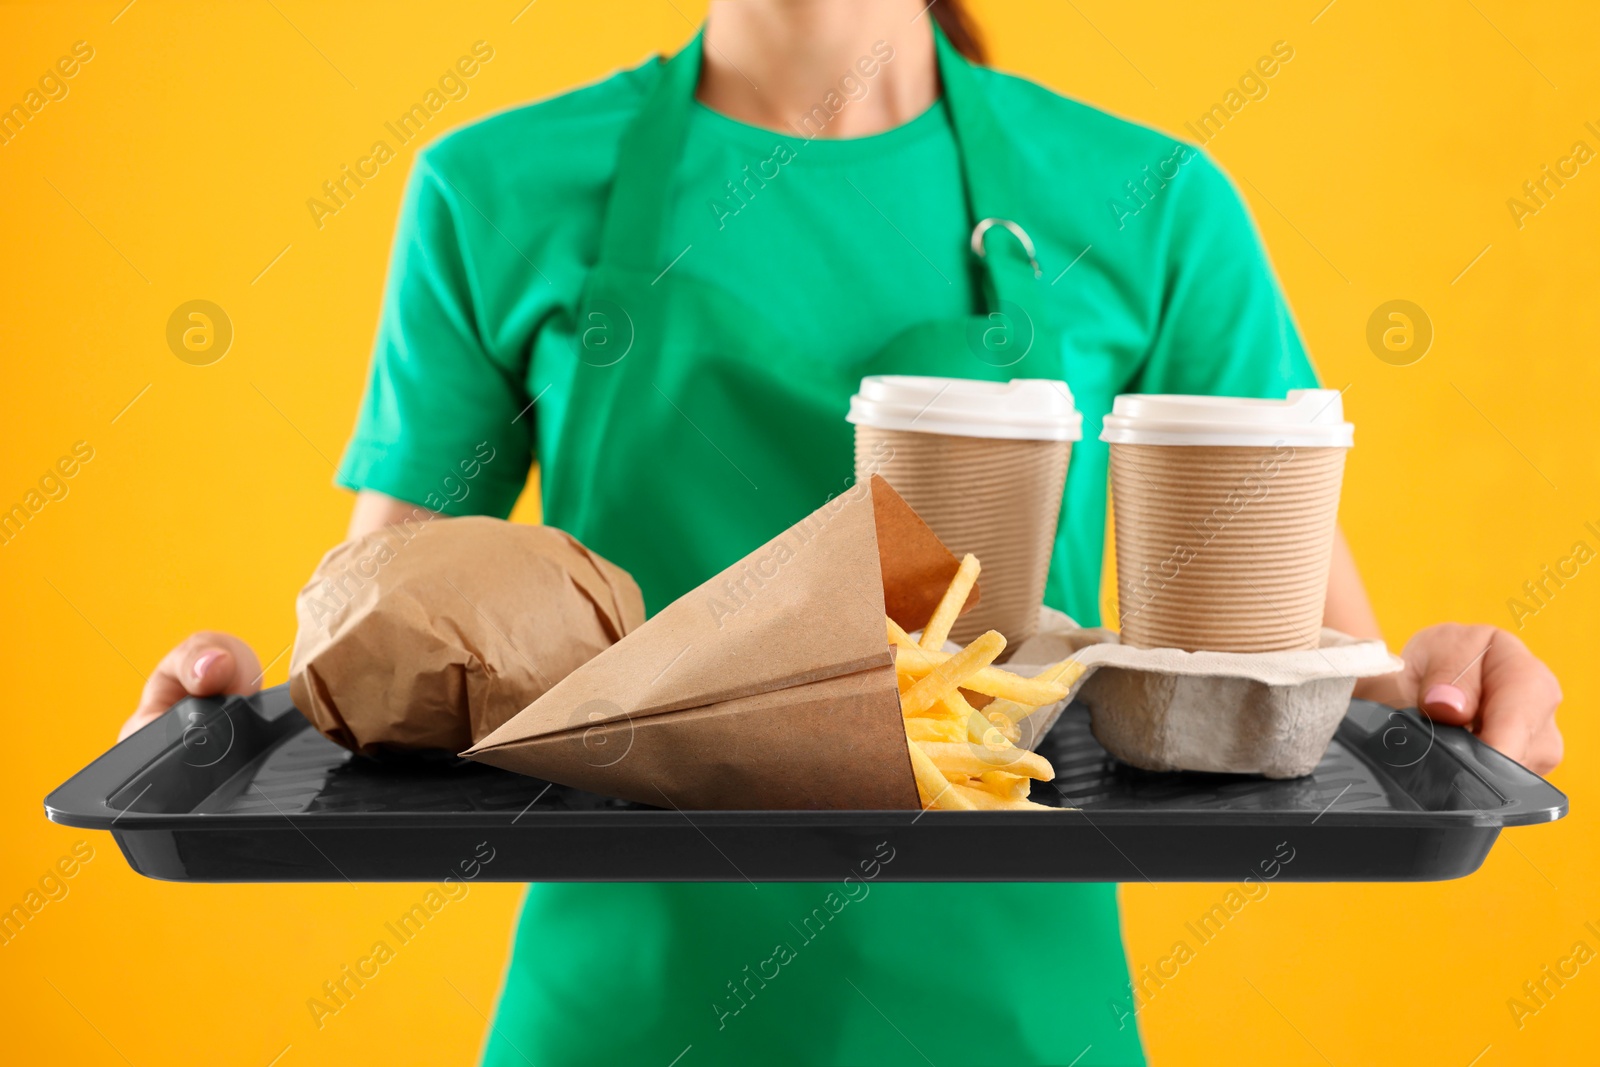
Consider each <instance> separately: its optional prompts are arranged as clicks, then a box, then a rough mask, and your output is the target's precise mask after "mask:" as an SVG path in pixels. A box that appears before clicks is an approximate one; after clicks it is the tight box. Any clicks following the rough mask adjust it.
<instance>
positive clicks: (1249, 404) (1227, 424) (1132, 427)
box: [1100, 389, 1355, 448]
mask: <svg viewBox="0 0 1600 1067" xmlns="http://www.w3.org/2000/svg"><path fill="white" fill-rule="evenodd" d="M1100 440H1102V441H1105V442H1108V443H1110V444H1114V445H1276V444H1285V445H1291V446H1298V447H1301V448H1349V447H1350V446H1351V445H1353V444H1354V443H1355V427H1354V426H1352V425H1350V423H1348V422H1345V421H1344V403H1343V399H1342V397H1341V396H1340V393H1339V391H1338V390H1337V389H1292V390H1290V391H1289V397H1288V399H1287V400H1254V399H1248V398H1245V397H1237V396H1176V395H1168V396H1160V395H1141V394H1138V393H1127V394H1124V395H1122V396H1119V397H1117V399H1116V401H1115V403H1114V404H1113V405H1112V408H1111V414H1109V415H1107V416H1106V420H1105V426H1104V428H1103V429H1102V430H1101V432H1100Z"/></svg>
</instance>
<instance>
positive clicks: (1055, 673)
mask: <svg viewBox="0 0 1600 1067" xmlns="http://www.w3.org/2000/svg"><path fill="white" fill-rule="evenodd" d="M991 669H992V668H991ZM1085 670H1086V668H1085V667H1084V665H1083V664H1082V663H1079V662H1078V661H1077V660H1075V659H1064V660H1062V661H1061V662H1060V663H1053V664H1051V665H1050V666H1048V667H1046V668H1045V669H1044V670H1042V671H1040V672H1039V674H1038V675H1037V676H1036V677H1035V678H1034V679H1033V680H1034V681H1036V682H1047V683H1054V684H1056V685H1061V686H1064V687H1065V688H1066V689H1067V690H1068V691H1070V690H1071V689H1072V684H1073V683H1074V682H1076V681H1077V680H1078V679H1079V678H1080V677H1082V676H1083V672H1084V671H1085ZM906 673H907V674H912V673H914V672H913V671H912V670H911V669H910V667H909V666H908V667H907V670H906ZM968 688H971V686H970V685H969V686H968ZM1064 699H1066V693H1062V694H1061V696H1058V697H1056V698H1055V700H1045V701H1040V702H1039V703H1037V704H1033V703H1029V702H1027V701H1020V702H1019V701H1016V700H1007V699H998V700H996V701H994V703H992V704H990V705H989V706H988V707H986V708H985V709H984V711H985V712H999V713H1001V714H1002V715H1004V716H1005V717H1006V718H1008V719H1010V720H1011V721H1012V722H1021V721H1022V720H1023V719H1026V718H1027V717H1028V716H1029V715H1032V714H1033V713H1034V712H1036V711H1038V710H1039V709H1040V708H1041V707H1049V706H1050V705H1051V704H1054V703H1056V701H1059V700H1064Z"/></svg>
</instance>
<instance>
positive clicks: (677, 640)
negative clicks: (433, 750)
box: [464, 477, 976, 810]
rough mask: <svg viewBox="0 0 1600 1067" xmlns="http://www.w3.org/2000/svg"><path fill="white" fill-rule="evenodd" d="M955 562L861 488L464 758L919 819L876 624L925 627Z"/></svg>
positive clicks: (764, 804)
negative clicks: (910, 813) (909, 812)
mask: <svg viewBox="0 0 1600 1067" xmlns="http://www.w3.org/2000/svg"><path fill="white" fill-rule="evenodd" d="M958 565H959V561H958V560H957V559H956V557H955V556H954V555H952V554H951V553H950V551H949V550H948V549H946V548H945V547H944V545H943V544H942V543H940V541H939V539H938V538H937V537H935V536H934V534H933V531H932V530H930V529H929V528H928V526H927V524H925V523H924V522H923V521H922V520H921V519H919V518H918V517H917V515H916V513H915V512H914V511H912V510H911V508H910V506H909V505H907V504H906V502H905V501H904V500H902V499H901V498H900V497H899V496H898V495H897V494H896V493H895V492H894V490H893V489H891V488H890V487H889V485H888V483H887V482H885V481H884V480H883V479H882V478H879V477H873V478H872V479H871V481H870V482H869V483H859V484H858V485H857V486H855V487H854V488H853V489H851V490H850V491H849V492H847V493H845V494H844V495H843V496H841V497H838V498H836V499H835V500H832V501H830V502H829V503H828V504H826V505H824V506H823V507H821V508H819V509H817V510H816V511H815V512H813V513H812V514H811V515H809V516H807V517H806V518H805V519H804V520H803V521H801V522H799V523H796V524H795V525H794V526H792V527H790V528H789V529H788V530H786V531H784V532H783V533H782V534H780V535H778V536H777V537H775V538H774V539H773V540H771V541H769V542H768V543H767V544H765V545H763V546H761V547H760V548H758V549H756V550H755V551H754V552H752V553H750V554H749V555H748V556H746V557H745V558H744V559H742V560H740V561H739V562H738V563H736V564H734V565H733V566H731V567H729V568H728V569H727V570H725V571H723V572H722V573H721V574H719V575H717V576H716V577H714V578H712V579H711V580H710V581H708V582H706V583H704V584H703V585H701V586H699V587H698V588H696V589H694V590H692V591H690V592H689V593H686V594H685V595H684V596H682V597H680V598H678V599H677V600H675V601H673V602H672V603H671V604H669V605H667V607H666V608H664V609H663V610H662V611H661V612H660V613H659V614H657V615H656V616H655V617H654V618H652V619H651V620H649V621H648V622H646V623H645V624H644V625H643V626H641V627H640V628H639V629H638V630H636V631H634V632H633V633H631V634H629V635H628V636H627V637H626V638H625V639H623V640H622V641H619V642H618V643H617V644H616V645H614V646H612V647H611V648H609V649H607V650H605V651H604V652H602V653H600V654H599V655H598V656H596V657H595V658H594V659H593V660H590V661H589V662H588V663H586V664H584V665H583V666H581V667H579V668H578V669H577V670H575V671H573V672H572V674H570V675H568V676H567V678H565V679H564V680H563V681H561V682H559V683H557V684H556V686H555V687H554V688H552V689H551V690H550V691H549V692H548V693H545V694H544V695H543V696H542V697H540V698H539V699H538V700H535V701H533V702H532V703H531V704H530V705H529V706H528V707H527V708H525V709H523V711H522V712H521V713H520V714H518V715H517V716H516V717H515V718H513V719H512V720H511V721H510V722H507V723H506V724H505V725H504V726H502V727H500V728H499V729H498V730H496V731H495V732H494V733H493V734H491V735H490V736H488V737H487V738H485V739H483V740H482V741H480V742H479V743H478V744H477V745H476V746H475V747H473V748H472V749H470V750H469V751H467V752H466V753H464V755H466V756H469V757H471V758H472V759H475V760H480V761H482V762H484V763H490V764H493V765H494V766H497V767H503V768H505V769H507V770H512V771H518V772H520V773H522V774H529V775H533V776H536V777H539V778H544V779H547V780H549V781H553V782H559V783H561V784H563V785H569V786H575V787H577V788H579V789H586V790H589V791H591V792H595V793H603V794H607V795H610V796H618V797H623V798H626V799H628V800H634V801H638V802H640V803H645V804H653V805H655V806H657V807H676V808H680V809H685V810H694V809H779V808H839V809H844V808H855V809H872V810H885V809H916V808H920V807H921V804H920V802H919V800H918V796H917V788H916V781H915V779H914V778H913V776H912V773H911V760H910V757H909V755H908V754H907V751H906V736H905V726H904V723H903V720H902V718H901V714H900V694H899V689H898V687H897V686H896V684H895V672H894V666H893V661H892V660H891V658H890V652H889V647H888V641H887V637H886V635H885V632H884V622H883V616H884V614H885V613H887V614H888V615H890V616H891V617H892V618H894V620H895V621H896V622H898V623H900V624H901V625H902V626H905V627H906V628H907V629H917V628H920V627H921V626H922V624H923V623H924V622H926V621H927V619H928V617H929V616H930V615H931V614H932V613H933V609H934V608H935V607H936V606H937V604H938V602H939V598H940V596H942V595H943V593H944V590H945V588H946V586H948V585H949V583H950V579H951V578H952V577H954V575H955V572H956V568H957V566H958ZM975 600H976V597H973V598H971V599H970V600H969V603H972V602H974V601H975Z"/></svg>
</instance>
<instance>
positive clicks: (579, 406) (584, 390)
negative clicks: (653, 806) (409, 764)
mask: <svg viewBox="0 0 1600 1067" xmlns="http://www.w3.org/2000/svg"><path fill="white" fill-rule="evenodd" d="M937 42H938V43H937V47H938V59H939V70H940V74H941V77H942V79H943V85H944V100H945V106H946V107H947V108H948V109H949V112H950V117H951V124H952V127H953V128H954V130H955V134H956V140H957V144H958V146H959V148H960V152H961V156H962V169H963V177H964V179H965V182H966V190H967V200H968V206H969V209H970V211H971V215H972V221H973V222H974V223H977V222H979V221H980V220H990V219H993V220H1012V219H1017V218H1019V217H1023V216H1025V214H1026V212H1025V202H1024V201H1023V199H1022V198H1020V197H1019V196H1018V194H1017V191H1016V190H1013V189H1012V188H1010V183H1009V182H1008V180H1007V162H1008V160H1009V159H1010V152H1011V149H1010V146H1009V145H1008V143H1007V141H1006V139H1005V138H1004V136H1003V135H1002V133H1001V131H1000V130H999V128H998V126H997V123H996V119H995V116H994V115H993V113H992V112H991V110H990V109H989V107H988V105H987V103H986V101H985V100H984V99H983V96H982V95H981V93H980V91H979V89H978V87H977V86H976V85H975V84H974V74H973V72H972V69H971V68H970V67H969V66H968V65H967V63H966V62H965V60H963V59H962V58H961V57H960V56H959V55H958V54H957V53H956V52H955V51H954V50H953V49H952V48H951V47H950V45H949V43H948V42H947V41H946V40H945V39H944V38H943V36H942V35H937ZM700 58H701V43H700V40H699V38H698V37H697V38H696V39H695V41H694V42H693V43H691V44H690V45H689V46H688V47H687V48H685V49H684V50H683V51H682V52H681V53H679V54H678V55H677V56H676V57H675V58H673V59H672V60H671V61H670V62H667V63H665V64H664V65H663V66H662V67H661V68H660V75H659V78H658V80H657V82H656V84H655V87H654V89H653V90H652V91H651V93H650V95H649V97H648V99H647V100H646V102H645V104H644V106H643V108H642V109H641V110H640V112H639V114H638V116H637V118H636V119H635V120H634V121H633V123H632V124H631V126H630V127H629V129H628V131H627V133H626V134H625V135H624V137H623V139H622V142H621V147H620V151H619V157H618V167H617V173H616V178H615V180H614V184H613V186H612V191H611V194H610V200H609V204H608V206H607V210H606V216H605V220H604V228H603V231H602V239H601V251H600V259H599V262H598V263H597V264H596V265H595V267H594V269H593V272H592V273H591V275H590V277H589V281H588V285H587V289H586V291H585V294H584V298H583V301H582V304H581V313H580V319H579V323H578V326H579V333H580V338H581V340H582V343H581V344H580V346H579V352H578V358H576V359H572V360H568V361H565V362H564V363H562V364H561V365H559V366H544V365H541V366H539V367H538V368H536V370H535V375H534V376H535V377H539V378H541V379H543V380H545V381H547V382H549V383H550V384H549V387H548V390H547V392H546V394H545V396H543V397H542V398H541V400H540V412H541V415H540V422H539V442H538V451H539V455H540V457H541V459H542V470H543V496H544V514H545V521H547V522H549V523H550V524H551V525H554V526H558V527H560V528H562V529H565V530H568V531H570V532H571V533H573V534H574V535H576V536H577V537H578V538H579V539H581V540H582V541H583V542H584V543H585V544H587V545H589V546H590V547H592V548H593V549H595V550H596V551H598V552H599V553H601V554H602V555H604V556H606V557H608V558H610V559H612V560H614V561H616V562H618V563H620V564H622V565H623V566H625V567H627V568H628V569H629V570H630V571H631V572H632V573H633V575H634V576H635V577H636V578H637V579H638V581H639V584H640V586H641V587H642V588H643V590H644V594H645V601H646V604H647V606H648V607H649V609H650V610H651V611H655V610H659V609H660V608H661V607H662V606H663V605H665V604H666V603H668V602H670V601H671V600H672V599H673V598H675V597H677V596H679V595H681V594H682V593H684V592H686V591H687V590H689V589H691V588H692V587H694V586H695V585H697V584H698V583H700V582H702V581H704V580H705V579H706V578H708V577H710V576H711V575H712V574H714V573H716V572H717V571H718V570H720V569H722V568H724V567H726V566H728V565H729V564H731V563H733V562H734V561H736V560H737V559H739V558H740V557H742V556H743V555H744V554H746V553H747V552H749V551H750V550H751V549H752V548H754V547H756V546H758V545H760V544H761V543H763V542H764V541H766V540H767V539H769V538H771V537H772V536H774V535H775V534H777V533H778V532H780V531H781V530H783V529H785V528H786V527H788V526H789V525H791V524H793V523H794V522H796V521H797V520H799V519H800V518H802V517H803V516H804V515H805V514H807V513H808V512H810V511H812V510H813V509H815V508H816V507H818V506H820V505H821V504H822V503H823V502H824V501H825V500H826V499H828V497H829V496H831V495H834V494H837V493H839V492H841V491H842V490H844V489H845V488H847V487H848V486H849V484H850V483H851V480H852V471H853V446H852V433H853V431H852V427H851V426H850V425H849V424H848V423H846V421H845V413H846V410H847V408H848V403H849V398H850V396H851V394H852V393H854V392H855V390H856V387H857V385H858V383H859V382H860V380H861V378H862V377H863V376H865V375H869V374H888V373H900V374H931V375H942V376H949V377H959V378H984V379H991V380H998V381H1004V380H1007V379H1010V378H1017V377H1044V378H1060V377H1061V374H1062V359H1061V342H1060V339H1059V337H1058V336H1057V335H1056V334H1055V333H1054V332H1053V331H1052V330H1051V329H1050V328H1049V327H1048V326H1047V324H1046V322H1045V319H1044V317H1043V316H1042V315H1041V314H1040V313H1039V311H1038V307H1039V304H1040V301H1039V297H1038V292H1039V289H1038V287H1039V286H1041V285H1044V284H1047V283H1044V282H1041V281H1039V280H1038V271H1037V266H1036V265H1035V264H1034V263H1033V261H1032V251H1031V247H1030V246H1028V244H1027V241H1026V237H1025V234H1023V233H1021V232H1020V231H1019V230H1018V229H1015V228H1013V226H1012V225H1006V224H1005V223H1001V224H1000V225H999V226H994V225H993V224H991V226H990V227H987V228H988V229H990V232H989V233H988V235H987V237H988V240H987V242H986V246H985V245H983V244H980V245H978V246H977V248H978V252H979V255H978V257H977V258H975V260H974V265H973V266H974V270H973V290H974V291H973V294H972V299H973V304H974V306H976V307H979V308H981V309H983V313H982V314H979V315H974V316H971V317H969V318H962V319H954V320H943V321H934V322H928V323H924V324H921V325H918V326H914V327H912V328H911V329H908V330H906V331H904V332H902V333H901V334H899V335H898V336H896V337H894V338H892V339H891V340H890V341H889V343H888V344H887V345H885V346H884V348H883V349H882V350H880V351H879V352H877V353H876V354H875V355H873V356H872V357H871V358H870V359H867V360H865V361H862V362H860V363H854V364H844V363H841V361H839V360H837V359H833V358H829V357H828V354H817V353H810V352H806V351H800V350H797V349H796V348H795V347H794V346H793V345H792V344H791V343H790V342H789V341H788V339H787V338H786V337H785V336H784V335H783V334H782V333H781V332H780V331H778V330H777V329H775V328H773V327H772V326H770V325H769V324H767V323H765V322H763V320H762V318H761V316H760V314H759V313H758V312H756V311H755V310H754V309H752V308H751V307H749V306H748V305H747V304H745V303H743V302H742V301H739V300H737V299H734V298H733V297H731V296H730V295H728V294H726V293H724V292H722V291H720V290H719V289H717V288H716V287H715V286H713V285H709V284H707V283H705V282H702V281H699V280H696V279H694V278H691V277H689V276H688V275H687V274H685V273H683V272H675V271H674V270H673V269H672V267H673V265H674V263H675V257H681V255H685V254H692V250H680V249H676V248H663V247H661V243H662V233H663V228H664V221H665V218H666V215H667V207H668V203H667V199H668V192H669V189H670V181H669V179H670V177H671V175H672V172H673V167H674V163H675V160H676V159H677V157H678V153H679V149H680V146H681V145H682V143H683V138H684V135H685V130H686V125H687V122H688V118H689V114H690V110H691V108H692V106H693V100H694V92H695V86H696V83H697V81H698V77H699V71H700ZM1013 235H1014V236H1013ZM781 254H782V250H780V249H775V250H774V255H781ZM817 313H818V314H821V315H826V314H827V308H826V307H819V308H818V309H817ZM888 851H889V852H892V851H893V850H892V849H888ZM732 860H733V862H735V863H736V862H737V857H732ZM861 863H867V864H872V865H874V867H875V868H876V869H877V870H879V871H892V870H893V860H892V857H890V858H887V859H886V858H885V855H884V854H882V853H879V854H876V855H874V854H864V855H862V856H859V857H841V862H840V871H839V874H838V878H839V879H840V880H842V879H843V878H844V877H845V876H846V875H847V874H850V873H852V871H858V870H861V869H864V868H861V867H860V864H861ZM878 865H883V866H878ZM729 875H730V878H732V879H734V880H733V881H730V882H728V883H723V884H713V885H701V884H636V885H629V884H621V885H618V884H608V885H576V884H557V885H536V886H533V887H531V888H530V890H529V899H528V904H527V909H526V911H525V913H524V916H523V918H522V921H521V924H520V926H519V929H518V932H517V940H516V945H515V947H514V950H513V956H512V962H511V966H510V971H509V973H508V975H507V981H506V989H505V992H504V994H503V998H502V1001H501V1006H500V1010H499V1014H498V1016H497V1018H496V1020H495V1025H494V1027H493V1028H492V1030H491V1033H490V1036H489V1044H488V1049H487V1051H486V1054H485V1062H487V1063H492V1064H497V1065H498V1064H519V1063H531V1064H536V1065H538V1067H546V1065H556V1064H591V1063H592V1064H635V1063H640V1064H660V1065H666V1064H668V1063H672V1062H674V1057H677V1056H680V1055H681V1056H682V1059H681V1060H680V1061H677V1062H678V1063H679V1064H680V1067H697V1065H701V1064H710V1063H730V1064H731V1063H739V1064H753V1063H762V1064H768V1063H773V1064H776V1063H795V1064H823V1063H826V1064H868V1063H870V1064H894V1063H916V1064H921V1063H926V1062H929V1061H930V1059H931V1061H932V1062H935V1063H951V1064H954V1063H961V1064H986V1063H1062V1064H1065V1063H1077V1064H1078V1065H1079V1067H1092V1065H1095V1064H1138V1063H1143V1057H1142V1054H1141V1052H1140V1050H1139V1042H1138V1036H1137V1030H1136V1028H1135V1025H1134V1021H1133V1018H1132V1016H1131V1014H1129V1013H1128V1012H1126V1011H1123V1010H1122V1009H1121V1008H1120V1007H1119V1005H1124V1004H1126V1003H1127V999H1128V975H1127V969H1126V965H1125V963H1124V961H1123V951H1122V944H1121V937H1120V931H1119V927H1118V919H1117V910H1116V897H1115V887H1114V886H1110V885H988V884H972V885H968V884H953V885H923V884H893V883H889V882H887V881H884V880H882V879H881V877H880V878H879V879H877V880H872V881H870V882H863V883H862V884H861V885H860V886H859V887H857V888H853V889H852V890H851V891H850V892H848V893H846V892H844V891H843V890H842V889H841V886H840V884H839V882H833V883H814V884H764V885H760V886H759V887H757V886H753V885H751V884H749V883H747V882H745V881H744V880H743V879H741V878H739V877H738V874H737V872H736V870H734V869H733V868H732V867H730V870H729ZM858 877H859V875H858ZM1080 1057H1081V1058H1080Z"/></svg>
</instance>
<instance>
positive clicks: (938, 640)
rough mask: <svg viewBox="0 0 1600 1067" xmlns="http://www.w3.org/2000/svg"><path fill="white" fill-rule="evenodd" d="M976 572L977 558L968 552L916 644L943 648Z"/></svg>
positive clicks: (976, 577)
mask: <svg viewBox="0 0 1600 1067" xmlns="http://www.w3.org/2000/svg"><path fill="white" fill-rule="evenodd" d="M978 570H979V565H978V557H977V556H974V555H973V554H972V553H970V552H968V553H967V554H966V555H965V556H963V557H962V558H961V566H959V567H957V568H956V576H955V577H954V578H952V579H950V587H949V588H948V589H946V590H945V591H944V596H943V597H941V598H940V599H939V606H938V607H936V608H934V609H933V617H932V618H930V619H929V620H928V625H926V626H924V627H923V628H922V640H921V641H919V642H917V643H918V644H919V645H921V646H922V647H923V648H926V649H942V648H944V643H945V639H946V638H948V637H949V636H950V627H952V626H954V625H955V624H956V616H958V615H960V614H961V609H962V608H963V607H965V606H966V604H967V597H968V596H969V595H971V593H972V587H973V586H974V585H975V584H977V581H978Z"/></svg>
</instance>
